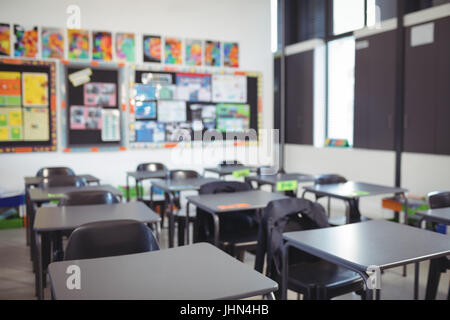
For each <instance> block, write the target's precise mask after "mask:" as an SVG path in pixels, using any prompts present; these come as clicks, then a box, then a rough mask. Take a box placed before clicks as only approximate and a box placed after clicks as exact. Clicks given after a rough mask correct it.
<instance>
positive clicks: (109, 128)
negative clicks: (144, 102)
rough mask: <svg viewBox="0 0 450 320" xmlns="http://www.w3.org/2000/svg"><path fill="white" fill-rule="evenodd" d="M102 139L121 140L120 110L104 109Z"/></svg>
mask: <svg viewBox="0 0 450 320" xmlns="http://www.w3.org/2000/svg"><path fill="white" fill-rule="evenodd" d="M102 140H103V141H120V111H119V110H117V109H102Z"/></svg>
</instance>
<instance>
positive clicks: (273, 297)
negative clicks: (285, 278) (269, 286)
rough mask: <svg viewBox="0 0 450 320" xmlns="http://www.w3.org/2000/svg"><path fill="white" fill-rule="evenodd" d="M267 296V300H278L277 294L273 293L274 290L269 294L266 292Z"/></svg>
mask: <svg viewBox="0 0 450 320" xmlns="http://www.w3.org/2000/svg"><path fill="white" fill-rule="evenodd" d="M265 298H266V299H267V300H276V299H275V295H274V294H273V292H271V293H269V294H266V295H265Z"/></svg>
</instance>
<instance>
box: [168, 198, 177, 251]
mask: <svg viewBox="0 0 450 320" xmlns="http://www.w3.org/2000/svg"><path fill="white" fill-rule="evenodd" d="M168 195H169V205H170V209H169V210H168V211H169V248H173V245H174V240H175V239H174V235H175V217H174V213H173V210H174V206H175V201H174V195H172V193H168Z"/></svg>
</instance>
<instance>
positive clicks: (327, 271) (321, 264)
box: [289, 260, 362, 289]
mask: <svg viewBox="0 0 450 320" xmlns="http://www.w3.org/2000/svg"><path fill="white" fill-rule="evenodd" d="M357 282H362V278H361V276H360V275H358V274H357V273H356V272H354V271H351V270H348V269H345V268H343V267H340V266H338V265H335V264H332V263H330V262H327V261H325V260H320V261H318V262H315V263H300V264H296V265H292V266H289V283H290V284H293V285H298V286H301V287H308V288H313V287H320V288H326V289H333V288H335V287H342V286H345V285H351V284H354V283H357Z"/></svg>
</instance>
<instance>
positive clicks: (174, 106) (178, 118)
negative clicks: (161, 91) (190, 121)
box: [157, 100, 187, 122]
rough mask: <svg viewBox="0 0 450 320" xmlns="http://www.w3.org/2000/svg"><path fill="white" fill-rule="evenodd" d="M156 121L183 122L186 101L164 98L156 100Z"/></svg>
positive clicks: (184, 119)
mask: <svg viewBox="0 0 450 320" xmlns="http://www.w3.org/2000/svg"><path fill="white" fill-rule="evenodd" d="M157 113H158V121H160V122H185V121H186V117H187V116H186V102H185V101H173V100H164V101H158V111H157Z"/></svg>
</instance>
